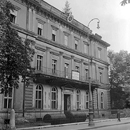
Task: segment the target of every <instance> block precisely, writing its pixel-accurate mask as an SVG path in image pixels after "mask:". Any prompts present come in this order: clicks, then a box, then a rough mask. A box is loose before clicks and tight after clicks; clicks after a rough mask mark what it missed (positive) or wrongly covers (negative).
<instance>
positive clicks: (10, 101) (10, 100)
mask: <svg viewBox="0 0 130 130" xmlns="http://www.w3.org/2000/svg"><path fill="white" fill-rule="evenodd" d="M11 105H12V99H9V100H8V108H11Z"/></svg>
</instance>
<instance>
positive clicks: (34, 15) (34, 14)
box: [32, 9, 36, 32]
mask: <svg viewBox="0 0 130 130" xmlns="http://www.w3.org/2000/svg"><path fill="white" fill-rule="evenodd" d="M35 20H36V11H35V10H34V9H33V21H32V25H33V30H32V31H33V32H35V27H36V22H35Z"/></svg>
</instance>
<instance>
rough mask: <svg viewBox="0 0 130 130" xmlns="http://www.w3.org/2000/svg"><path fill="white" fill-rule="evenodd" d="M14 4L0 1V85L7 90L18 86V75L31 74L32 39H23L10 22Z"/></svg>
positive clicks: (23, 76)
mask: <svg viewBox="0 0 130 130" xmlns="http://www.w3.org/2000/svg"><path fill="white" fill-rule="evenodd" d="M14 9H15V8H14V6H13V5H12V4H11V3H10V2H8V1H6V0H2V1H0V83H1V84H0V87H1V91H2V92H4V91H6V92H8V90H9V89H8V88H9V87H18V81H19V78H20V76H21V77H22V78H25V77H26V76H31V75H32V74H33V69H32V68H31V64H30V63H31V61H32V58H33V55H34V50H33V49H32V48H31V44H32V43H33V41H31V40H29V39H26V40H23V39H22V38H21V37H20V36H19V35H18V32H17V31H16V30H15V29H14V28H13V25H12V23H11V15H10V11H11V10H12V11H14Z"/></svg>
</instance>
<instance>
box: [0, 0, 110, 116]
mask: <svg viewBox="0 0 130 130" xmlns="http://www.w3.org/2000/svg"><path fill="white" fill-rule="evenodd" d="M10 1H11V2H12V3H13V4H14V6H15V10H14V11H13V12H11V16H12V25H13V27H14V28H15V29H16V30H17V31H18V33H19V35H20V36H21V37H22V39H23V40H25V39H26V38H28V39H31V40H32V41H34V42H33V44H32V47H33V48H34V50H35V55H34V57H33V62H32V63H31V65H32V67H34V68H35V73H36V78H35V80H34V81H33V82H31V83H30V85H29V86H28V87H25V93H24V86H23V82H21V83H20V84H19V88H18V89H16V90H15V93H14V90H13V89H11V90H12V93H9V94H6V95H5V94H1V95H0V111H4V110H7V109H9V108H11V107H13V108H14V109H15V110H16V111H23V109H24V112H25V113H28V112H29V113H31V112H32V113H34V111H35V114H37V112H39V110H40V112H41V113H42V114H43V115H45V114H46V113H49V112H50V113H52V112H64V111H67V110H71V111H77V110H80V111H86V112H88V108H89V77H91V91H92V97H93V110H94V112H95V115H96V112H97V111H98V112H99V114H100V115H105V114H106V112H107V110H108V109H109V108H110V99H109V98H110V97H109V90H108V88H109V81H108V65H109V64H108V61H107V47H109V46H110V45H109V44H108V43H107V42H105V41H103V40H102V37H101V36H99V35H98V34H93V33H92V31H91V30H90V29H89V28H88V27H87V26H85V25H83V24H82V23H80V22H78V21H76V20H75V19H73V18H72V17H69V16H68V15H66V14H64V13H63V12H62V11H60V10H58V9H56V8H55V7H53V6H52V5H50V4H48V3H46V2H45V1H43V0H10ZM23 101H24V102H23ZM37 116H39V114H37Z"/></svg>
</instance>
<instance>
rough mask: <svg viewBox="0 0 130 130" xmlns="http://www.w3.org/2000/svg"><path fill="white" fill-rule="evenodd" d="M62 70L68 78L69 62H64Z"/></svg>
mask: <svg viewBox="0 0 130 130" xmlns="http://www.w3.org/2000/svg"><path fill="white" fill-rule="evenodd" d="M64 72H65V78H68V72H69V64H67V63H65V67H64Z"/></svg>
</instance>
